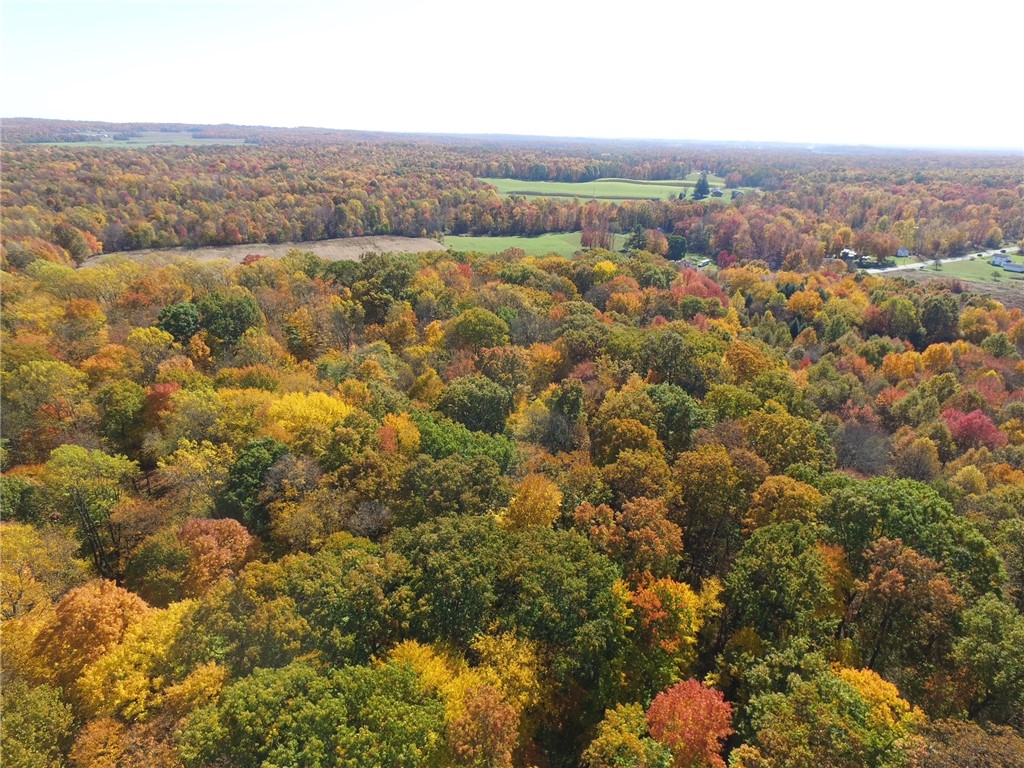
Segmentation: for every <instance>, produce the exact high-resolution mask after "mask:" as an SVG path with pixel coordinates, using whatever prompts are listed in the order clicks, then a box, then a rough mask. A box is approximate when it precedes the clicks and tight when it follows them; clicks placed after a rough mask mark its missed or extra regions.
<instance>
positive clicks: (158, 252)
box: [82, 235, 515, 267]
mask: <svg viewBox="0 0 1024 768" xmlns="http://www.w3.org/2000/svg"><path fill="white" fill-rule="evenodd" d="M511 239H515V238H511ZM295 249H297V250H299V251H308V252H310V253H315V254H316V255H317V256H319V257H320V258H322V259H326V260H327V261H358V260H359V259H360V258H361V257H362V256H363V255H364V254H367V253H428V252H430V251H441V250H444V246H442V245H440V244H439V243H438V242H437V241H436V240H431V239H429V238H426V237H399V236H397V235H372V236H367V237H339V238H334V239H331V240H310V241H306V242H304V243H252V244H248V245H221V246H215V245H211V246H206V247H201V248H149V249H146V250H141V251H119V252H115V253H104V254H101V255H99V256H93V257H92V258H90V259H86V260H85V261H84V262H83V263H82V266H83V267H93V266H96V265H98V264H102V263H104V262H106V261H108V260H110V259H114V258H126V259H132V260H133V261H138V262H141V263H143V264H152V265H160V264H169V263H171V262H174V261H181V260H183V259H189V260H190V261H215V260H219V259H226V260H227V261H230V262H232V263H233V264H241V263H242V259H244V258H245V257H246V256H248V255H249V254H251V253H255V254H260V255H262V256H270V257H271V258H277V259H279V258H281V257H282V256H285V255H286V254H287V253H288V252H289V251H291V250H295Z"/></svg>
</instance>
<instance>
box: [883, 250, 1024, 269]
mask: <svg viewBox="0 0 1024 768" xmlns="http://www.w3.org/2000/svg"><path fill="white" fill-rule="evenodd" d="M1019 250H1020V248H1018V247H1017V246H1015V245H1014V246H1010V247H1008V248H992V249H991V250H988V251H977V252H975V253H969V254H967V255H966V256H954V257H953V258H951V259H942V261H941V263H943V264H952V263H953V262H955V261H969V260H970V259H977V258H983V259H988V258H991V257H992V256H996V255H997V254H999V253H1002V252H1005V253H1006V254H1007V255H1009V254H1011V253H1016V252H1017V251H1019ZM934 263H935V261H934V259H932V260H929V261H922V262H920V263H919V264H901V265H899V266H897V267H883V268H881V269H865V270H864V271H865V272H867V273H868V274H869V275H882V274H888V273H889V272H902V271H904V270H910V269H924V268H925V267H930V266H931V265H932V264H934Z"/></svg>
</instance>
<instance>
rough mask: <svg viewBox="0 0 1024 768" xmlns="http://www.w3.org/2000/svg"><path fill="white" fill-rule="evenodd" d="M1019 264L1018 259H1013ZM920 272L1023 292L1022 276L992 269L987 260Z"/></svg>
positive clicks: (927, 268)
mask: <svg viewBox="0 0 1024 768" xmlns="http://www.w3.org/2000/svg"><path fill="white" fill-rule="evenodd" d="M1015 262H1016V263H1018V264H1019V263H1020V259H1019V258H1017V259H1015ZM921 272H925V273H928V274H930V275H932V276H934V277H952V278H956V279H959V280H970V281H971V282H975V283H990V284H997V285H998V284H1005V285H1009V286H1016V287H1017V289H1018V290H1021V291H1024V275H1021V274H1014V273H1013V272H1006V271H1004V270H1003V269H1002V268H1001V267H994V266H992V265H991V264H989V263H988V259H987V258H986V259H974V260H968V261H956V262H953V263H945V262H944V263H942V264H940V265H939V268H938V269H937V270H936V269H935V268H934V267H933V266H932V265H930V264H929V265H928V266H926V267H924V268H923V269H922V270H921Z"/></svg>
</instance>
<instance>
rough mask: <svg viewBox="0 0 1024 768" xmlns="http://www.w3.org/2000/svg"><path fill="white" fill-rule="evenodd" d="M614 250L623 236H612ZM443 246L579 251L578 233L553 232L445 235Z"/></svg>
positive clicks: (565, 253)
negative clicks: (543, 233) (501, 235)
mask: <svg viewBox="0 0 1024 768" xmlns="http://www.w3.org/2000/svg"><path fill="white" fill-rule="evenodd" d="M613 238H614V245H615V248H622V246H623V244H624V243H625V240H626V237H625V235H613ZM444 244H445V245H446V246H447V247H448V248H449V249H451V250H453V251H475V252H477V253H501V252H502V251H504V250H507V249H509V248H522V249H523V250H524V251H526V253H527V255H529V256H547V255H548V254H551V253H554V254H557V255H558V256H572V255H573V254H574V253H576V251H578V250H580V233H579V232H554V233H551V234H547V235H537V236H536V237H521V236H519V237H517V236H510V237H487V236H480V237H471V236H469V235H446V236H445V238H444Z"/></svg>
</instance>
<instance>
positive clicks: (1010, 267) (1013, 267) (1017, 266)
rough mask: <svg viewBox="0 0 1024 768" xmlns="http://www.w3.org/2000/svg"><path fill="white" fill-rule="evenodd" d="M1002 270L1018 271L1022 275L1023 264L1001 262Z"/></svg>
mask: <svg viewBox="0 0 1024 768" xmlns="http://www.w3.org/2000/svg"><path fill="white" fill-rule="evenodd" d="M1003 271H1004V272H1018V273H1020V274H1022V275H1024V264H1003Z"/></svg>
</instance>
